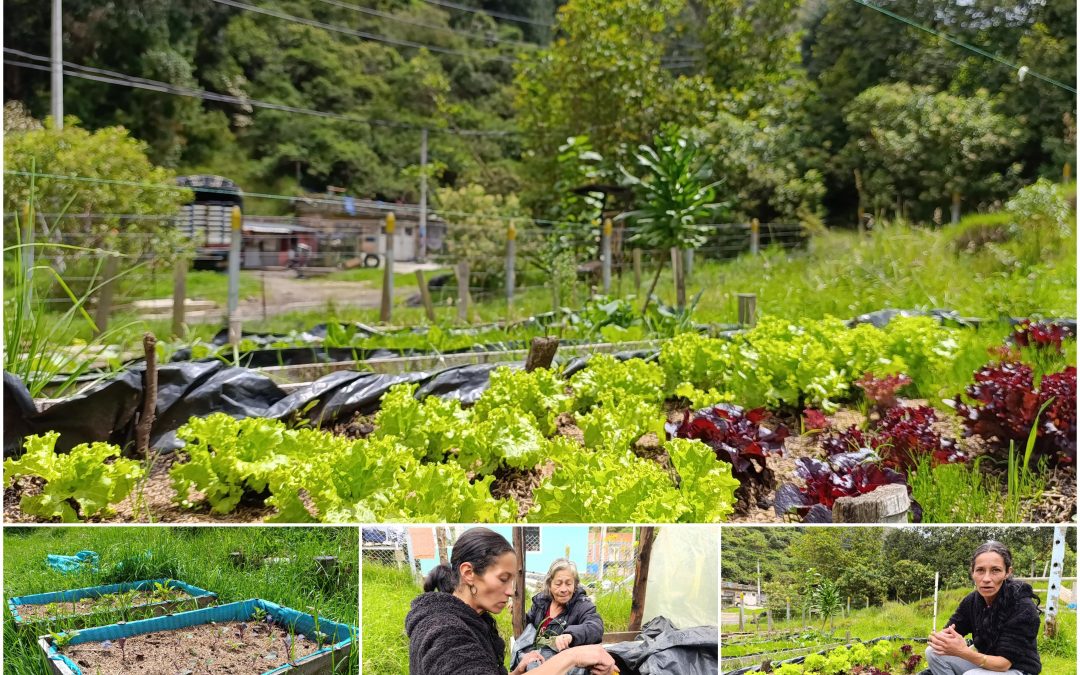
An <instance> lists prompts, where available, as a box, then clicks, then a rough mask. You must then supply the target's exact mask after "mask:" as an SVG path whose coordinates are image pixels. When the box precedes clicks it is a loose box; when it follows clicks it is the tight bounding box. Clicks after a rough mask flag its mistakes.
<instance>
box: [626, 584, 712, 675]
mask: <svg viewBox="0 0 1080 675" xmlns="http://www.w3.org/2000/svg"><path fill="white" fill-rule="evenodd" d="M651 576H652V574H651V571H650V577H651ZM713 576H714V577H715V576H716V575H715V574H714V575H713ZM719 635H720V633H719V631H718V630H717V627H716V626H697V627H694V628H687V629H683V630H679V629H677V628H675V626H674V625H673V624H672V623H671V622H670V621H668V620H667V619H665V618H664V617H657V618H655V619H653V620H652V621H650V622H649V623H647V624H645V626H643V627H642V630H641V635H640V637H639V639H638V640H635V641H633V642H619V643H616V644H611V645H605V648H606V649H607V650H608V653H609V654H611V656H612V658H614V659H615V662H616V664H617V665H618V667H619V671H620V672H621V673H623V675H661V674H667V673H679V674H680V675H716V674H717V673H719V672H720V664H719V658H718V652H719V648H720V641H719Z"/></svg>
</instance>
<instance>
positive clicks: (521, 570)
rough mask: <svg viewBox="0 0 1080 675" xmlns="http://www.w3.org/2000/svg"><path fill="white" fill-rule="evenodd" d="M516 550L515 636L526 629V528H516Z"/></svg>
mask: <svg viewBox="0 0 1080 675" xmlns="http://www.w3.org/2000/svg"><path fill="white" fill-rule="evenodd" d="M514 550H515V551H516V552H517V575H516V576H517V582H516V583H515V584H514V609H513V617H512V618H513V624H514V637H515V638H516V637H517V636H519V635H521V631H523V630H525V528H524V527H521V526H520V525H519V526H517V527H515V528H514Z"/></svg>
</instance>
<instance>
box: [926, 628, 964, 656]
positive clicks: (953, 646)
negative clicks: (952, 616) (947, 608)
mask: <svg viewBox="0 0 1080 675" xmlns="http://www.w3.org/2000/svg"><path fill="white" fill-rule="evenodd" d="M930 646H931V647H933V648H934V651H935V652H937V653H938V654H941V655H942V656H960V657H963V655H964V654H965V652H967V651H968V646H967V642H966V641H965V640H964V637H963V636H962V635H960V634H959V633H957V632H956V629H955V628H954V627H953V626H952V625H949V626H947V627H946V628H944V629H943V630H939V631H938V632H936V633H930Z"/></svg>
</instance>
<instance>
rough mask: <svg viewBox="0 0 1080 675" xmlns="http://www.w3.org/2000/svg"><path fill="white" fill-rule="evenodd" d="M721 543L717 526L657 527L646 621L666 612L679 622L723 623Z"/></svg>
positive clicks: (702, 624) (672, 619)
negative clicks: (720, 589) (718, 599)
mask: <svg viewBox="0 0 1080 675" xmlns="http://www.w3.org/2000/svg"><path fill="white" fill-rule="evenodd" d="M719 545H720V542H719V535H718V533H717V530H716V528H714V527H710V526H697V525H694V526H689V525H688V526H680V527H663V528H659V529H658V530H657V534H656V540H655V541H654V542H653V549H652V559H651V562H650V563H649V586H648V590H647V593H646V595H645V613H644V620H645V621H649V620H650V619H652V618H653V617H658V616H665V617H667V618H668V619H670V620H671V622H672V623H674V624H676V625H679V626H716V625H719V621H720V606H719V604H717V596H718V590H719V589H718V587H717V585H718V583H719V582H718V580H717V578H716V570H717V569H719V564H720V551H719Z"/></svg>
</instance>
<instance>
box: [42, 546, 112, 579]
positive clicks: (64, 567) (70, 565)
mask: <svg viewBox="0 0 1080 675" xmlns="http://www.w3.org/2000/svg"><path fill="white" fill-rule="evenodd" d="M99 560H100V556H98V554H97V553H94V552H93V551H79V552H78V553H76V554H75V555H56V554H52V553H50V554H49V555H48V556H46V558H45V564H46V565H48V566H49V567H51V568H53V569H54V570H56V571H58V572H63V573H64V574H67V573H68V572H78V571H79V570H81V569H82V568H83V566H84V565H89V566H90V569H92V570H94V571H95V572H97V570H98V561H99Z"/></svg>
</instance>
